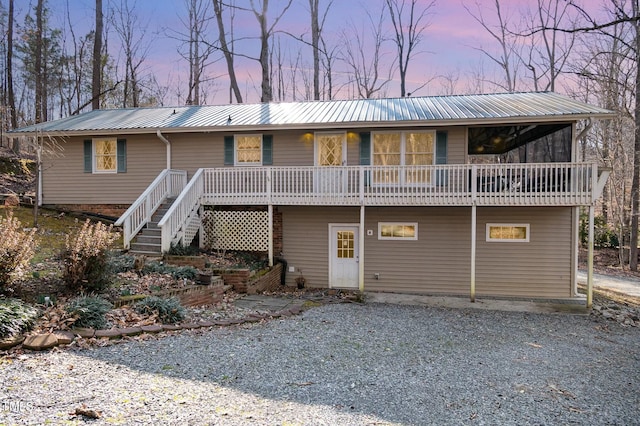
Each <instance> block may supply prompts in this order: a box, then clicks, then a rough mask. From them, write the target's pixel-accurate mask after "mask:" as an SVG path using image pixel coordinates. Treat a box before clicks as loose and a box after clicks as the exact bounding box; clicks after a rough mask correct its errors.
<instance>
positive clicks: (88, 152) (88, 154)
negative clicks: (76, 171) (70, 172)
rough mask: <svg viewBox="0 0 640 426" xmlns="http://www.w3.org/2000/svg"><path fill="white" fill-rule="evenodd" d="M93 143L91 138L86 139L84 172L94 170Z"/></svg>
mask: <svg viewBox="0 0 640 426" xmlns="http://www.w3.org/2000/svg"><path fill="white" fill-rule="evenodd" d="M92 158H93V143H91V139H85V141H84V172H85V173H91V172H93V161H92Z"/></svg>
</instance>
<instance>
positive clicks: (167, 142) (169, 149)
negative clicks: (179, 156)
mask: <svg viewBox="0 0 640 426" xmlns="http://www.w3.org/2000/svg"><path fill="white" fill-rule="evenodd" d="M156 136H158V139H160V140H161V141H162V142H164V144H165V145H166V146H167V170H169V169H171V142H169V139H167V138H165V137H164V135H163V134H162V132H161V131H160V129H158V131H157V132H156Z"/></svg>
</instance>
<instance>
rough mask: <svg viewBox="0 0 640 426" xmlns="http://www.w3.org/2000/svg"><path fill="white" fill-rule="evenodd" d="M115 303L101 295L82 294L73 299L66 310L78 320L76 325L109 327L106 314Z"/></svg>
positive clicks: (98, 328) (75, 322) (98, 327)
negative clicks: (112, 303)
mask: <svg viewBox="0 0 640 426" xmlns="http://www.w3.org/2000/svg"><path fill="white" fill-rule="evenodd" d="M112 306H113V305H111V303H109V302H108V301H106V300H104V299H103V298H101V297H97V296H82V297H77V298H75V299H72V300H71V301H69V303H67V305H66V306H65V311H67V313H68V314H69V315H71V316H75V317H76V320H75V321H74V323H73V325H74V326H75V327H88V328H95V329H97V330H100V329H103V328H107V326H108V325H109V324H108V323H107V319H106V317H105V314H106V313H107V312H109V310H110V309H111V308H112Z"/></svg>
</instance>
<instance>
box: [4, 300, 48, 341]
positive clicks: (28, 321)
mask: <svg viewBox="0 0 640 426" xmlns="http://www.w3.org/2000/svg"><path fill="white" fill-rule="evenodd" d="M38 315H39V312H38V310H37V309H36V308H34V307H33V306H31V305H27V304H26V303H24V302H23V301H21V300H19V299H4V298H0V338H3V337H8V336H13V335H15V334H19V333H22V332H24V331H28V330H30V329H31V327H33V325H34V324H35V322H36V320H37V319H38Z"/></svg>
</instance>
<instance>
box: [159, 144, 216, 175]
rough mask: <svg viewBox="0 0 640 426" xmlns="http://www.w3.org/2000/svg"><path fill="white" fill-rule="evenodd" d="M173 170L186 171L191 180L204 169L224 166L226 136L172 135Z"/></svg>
mask: <svg viewBox="0 0 640 426" xmlns="http://www.w3.org/2000/svg"><path fill="white" fill-rule="evenodd" d="M167 139H169V140H170V141H171V168H173V169H178V170H186V171H187V175H188V176H189V178H191V176H193V174H194V173H195V172H196V171H197V170H198V169H199V168H202V167H223V166H224V136H223V135H221V134H214V133H208V134H199V133H193V134H188V135H170V136H167Z"/></svg>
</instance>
